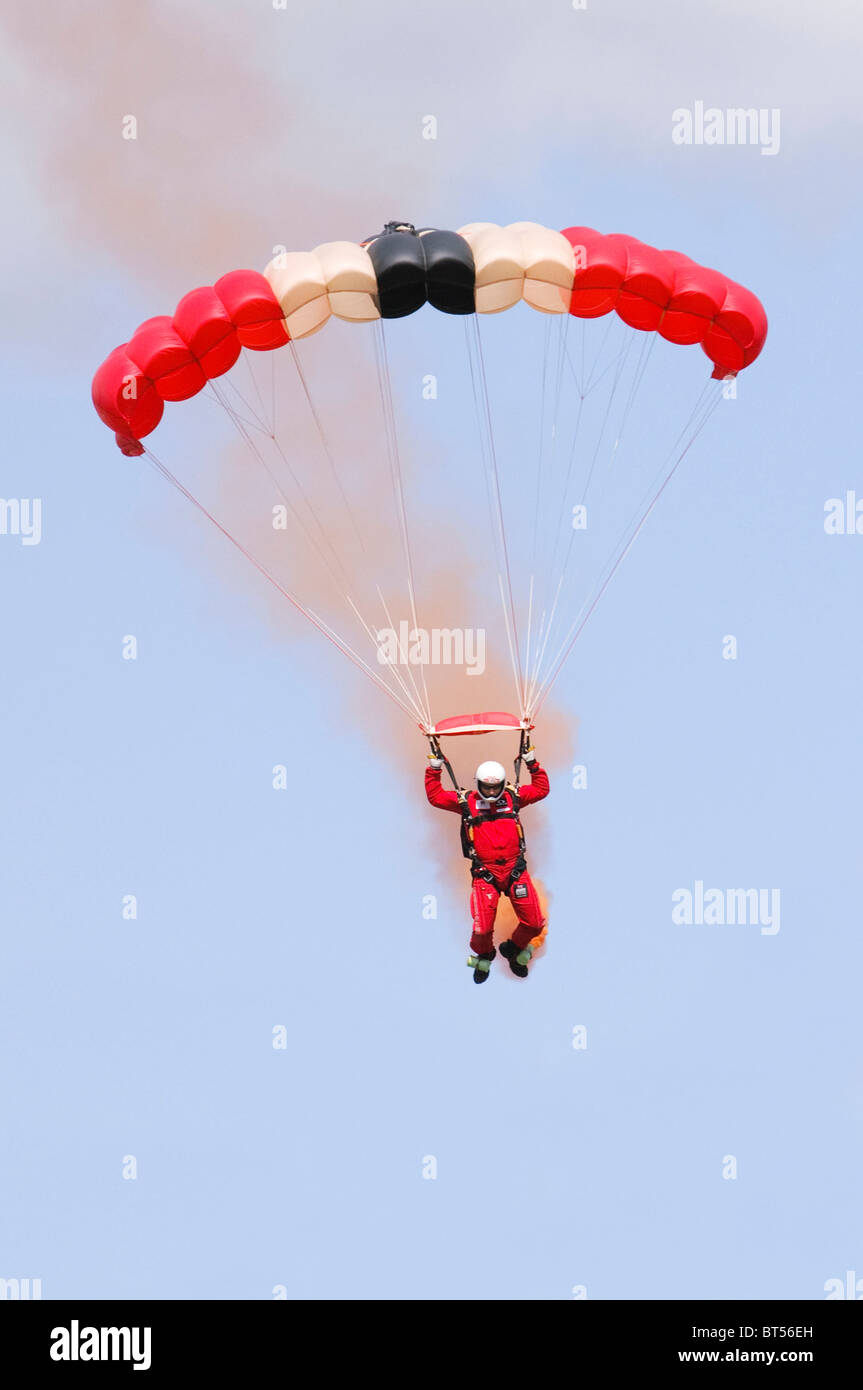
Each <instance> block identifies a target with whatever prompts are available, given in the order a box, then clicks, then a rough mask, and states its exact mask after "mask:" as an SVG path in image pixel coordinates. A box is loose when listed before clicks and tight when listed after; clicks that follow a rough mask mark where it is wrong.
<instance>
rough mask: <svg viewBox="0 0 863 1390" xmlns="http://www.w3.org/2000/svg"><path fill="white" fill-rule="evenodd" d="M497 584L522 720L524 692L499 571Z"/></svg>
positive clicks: (523, 714) (514, 638) (501, 576)
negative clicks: (520, 681)
mask: <svg viewBox="0 0 863 1390" xmlns="http://www.w3.org/2000/svg"><path fill="white" fill-rule="evenodd" d="M497 582H498V587H499V589H500V602H501V607H502V608H503V622H504V627H505V628H506V641H507V646H508V647H509V659H510V664H511V666H512V674H513V679H514V681H515V693H516V698H517V700H518V707H519V716H520V718H522V719H523V718H524V716H525V704H524V698H525V692H524V687H523V686H521V685H519V679H518V678H519V668H518V662H517V658H516V637H515V634H514V633H513V632H512V630H511V629H510V625H509V613H508V612H507V606H506V594H505V592H504V587H503V575H502V574H501V573H500V571H498V576H497Z"/></svg>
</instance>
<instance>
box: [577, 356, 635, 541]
mask: <svg viewBox="0 0 863 1390" xmlns="http://www.w3.org/2000/svg"><path fill="white" fill-rule="evenodd" d="M633 336H634V332H633ZM632 342H633V339H632V338H630V339H629V342H628V343H627V344H626V349H625V351H624V352H623V353H621V356H620V357H619V358H618V361H617V369H616V371H615V373H614V381H613V382H612V385H611V391H610V392H609V396H608V400H607V402H606V406H605V412H604V414H603V417H602V424H601V425H600V427H599V434H598V435H597V439H596V447H595V448H594V451H593V457H592V458H591V460H590V468H589V469H588V470H587V479H586V481H585V484H584V488H583V489H582V494H581V502H582V505H584V503H585V502H586V501H587V494H588V491H589V490H590V484H591V482H592V481H593V474H594V470H595V469H596V460H597V459H598V457H599V451H600V448H601V447H602V440H603V436H604V434H605V428H606V425H607V424H608V421H609V417H610V415H611V408H612V406H613V405H614V397H615V395H616V394H617V388H618V386H619V385H620V378H621V376H622V375H623V370H624V368H625V366H626V359H627V357H628V356H629V350H630V348H631V347H632ZM570 539H571V538H570Z"/></svg>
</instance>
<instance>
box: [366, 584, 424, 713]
mask: <svg viewBox="0 0 863 1390" xmlns="http://www.w3.org/2000/svg"><path fill="white" fill-rule="evenodd" d="M375 587H376V588H377V591H378V598H379V599H380V601H381V607H382V608H383V610H384V616H385V618H386V620H387V626H388V628H389V630H390V632H395V631H396V625H395V623H394V622H393V620H392V616H391V614H390V610H389V606H388V604H387V601H386V599H385V598H384V594H383V590H382V589H381V586H380V585H379V584H378V585H376V586H375ZM369 635H370V636H371V633H370V634H369ZM372 640H374V639H372ZM399 655H400V656H401V658H402V665H403V666H407V668H408V674H410V663H409V661H408V656H407V653H406V652H405V651H404V648H403V647H402V643H401V633H399ZM386 665H387V666H388V668H389V670H390V673H391V675H392V676H393V677H394V678H395V679H396V680H397V681H398V683H399V685H400V686H401V689H402V691H403V692H404V696H405V699H406V700H409V701H410V703H411V704H412V705H413V706H414V707H415V709H416V711H417V715H418V717H419V718H420V719H421V720H423V721H424V722H425V724H426V725H429V724H431V722H432V721H431V718H430V711H428V710H425V711H424V710H423V708H422V705H421V703H420V701H419V693H418V691H417V688H416V682H415V681H413V682H412V684H413V687H414V694H413V695H412V694H411V693H410V691H409V690H408V687H407V683H406V682H405V680H404V677H403V676H402V674H401V672H400V671H399V669H398V666H397V665H396V664H395V662H392V661H387V662H386Z"/></svg>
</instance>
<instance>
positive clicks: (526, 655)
mask: <svg viewBox="0 0 863 1390" xmlns="http://www.w3.org/2000/svg"><path fill="white" fill-rule="evenodd" d="M532 631H533V575H531V576H530V583H529V584H528V589H527V638H526V639H525V653H524V670H525V676H526V680H527V682H528V684H529V683H530V636H531V632H532Z"/></svg>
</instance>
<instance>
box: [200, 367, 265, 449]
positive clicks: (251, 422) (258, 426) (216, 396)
mask: <svg viewBox="0 0 863 1390" xmlns="http://www.w3.org/2000/svg"><path fill="white" fill-rule="evenodd" d="M225 387H228V388H229V389H230V390H231V391H233V393H234V395H235V396H238V397H239V399H240V400H241V401H242V403H243V405H244V407H245V409H246V410H247V411H248V412H249V414H250V415H252V416H253V417H254V418H253V419H248V418H247V417H246V416H244V415H241V414H240V412H239V410H238V409H237V407H236V406H235V405H230V403H229V402H228V400H227V391H226V390H225ZM202 395H203V396H204V399H205V400H208V401H215V403H216V405H217V406H218V407H219V409H220V410H228V411H229V413H230V414H231V415H232V418H233V419H234V420H235V421H236V420H240V421H242V423H243V424H244V425H245V426H246V429H249V430H257V431H258V433H259V434H262V435H264V437H265V438H266V439H269V438H271V435H270V427H269V425H268V424H266V423H265V422H264V421H263V420H262V419H260V418H259V417H258V415H257V414H256V412H255V411H254V409H253V408H252V407H251V406H250V405H249V402H248V401H247V400H245V399H244V397H243V396H242V394H241V393H240V392H239V391H238V390H237V387H236V385H235V384H234V382H232V381H230V380H228V381H226V382H225V383H224V385H223V386H221V387H220V389H219V391H217V390H216V388H215V386H214V384H213V382H212V381H210V382H209V383H208V385H207V387H206V389H205V390H204V391H203V392H202Z"/></svg>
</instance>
